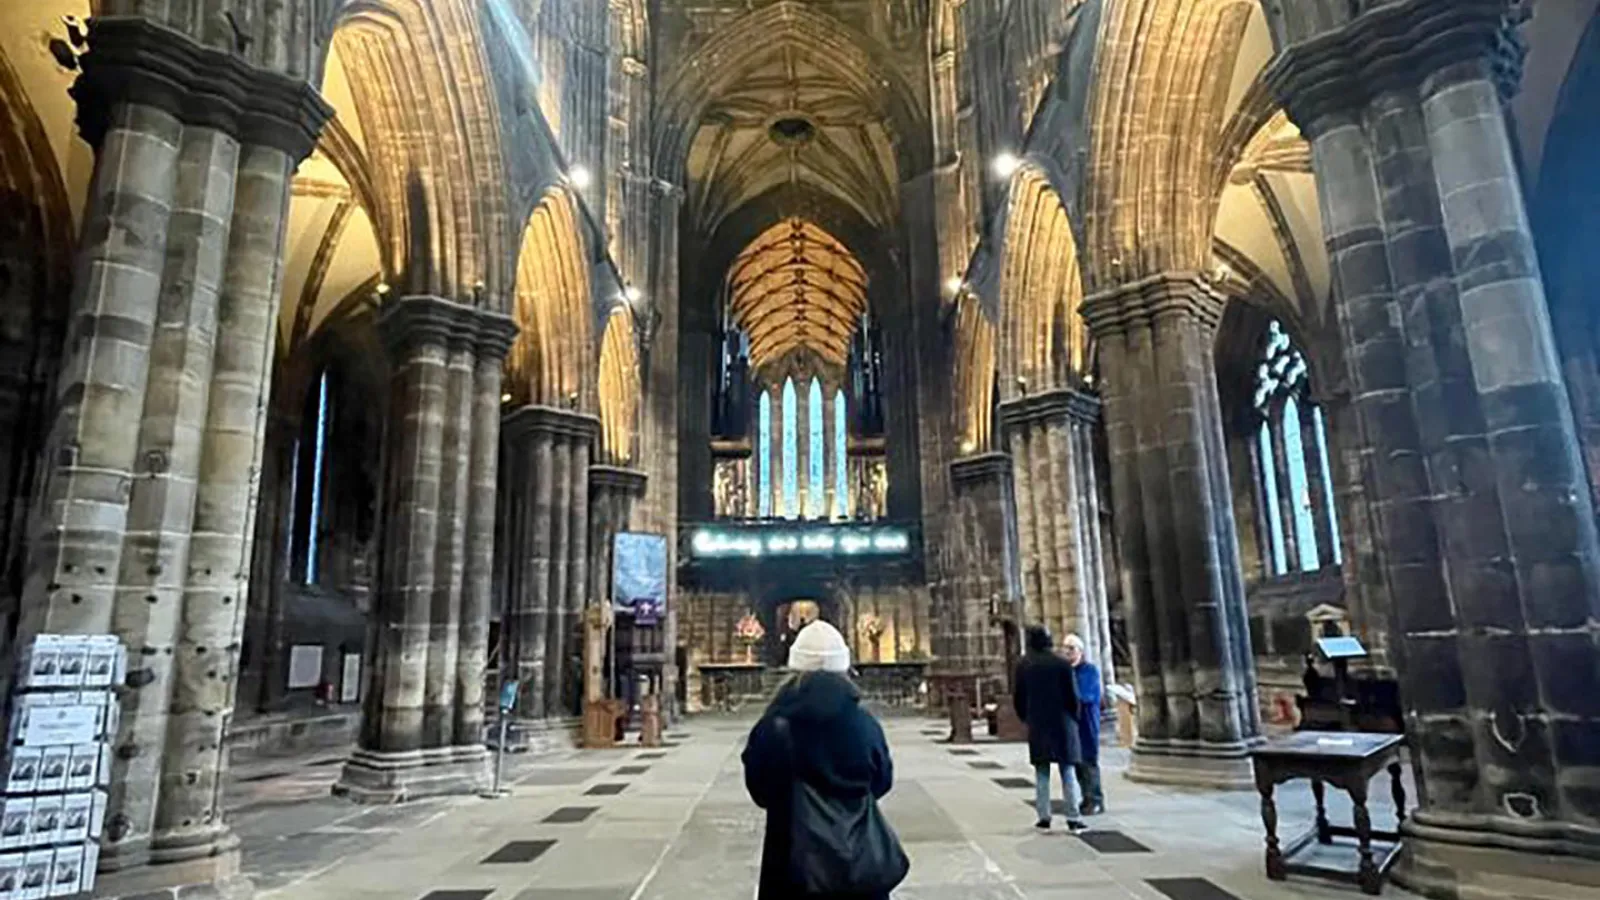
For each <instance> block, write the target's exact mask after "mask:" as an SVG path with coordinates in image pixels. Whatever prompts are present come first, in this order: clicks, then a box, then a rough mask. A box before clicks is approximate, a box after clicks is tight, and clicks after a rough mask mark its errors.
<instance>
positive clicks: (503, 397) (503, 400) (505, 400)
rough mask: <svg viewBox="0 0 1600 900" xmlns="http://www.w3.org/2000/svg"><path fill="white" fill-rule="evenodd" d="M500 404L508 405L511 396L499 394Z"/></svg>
mask: <svg viewBox="0 0 1600 900" xmlns="http://www.w3.org/2000/svg"><path fill="white" fill-rule="evenodd" d="M500 402H501V403H510V402H511V395H510V394H509V393H506V394H501V395H500Z"/></svg>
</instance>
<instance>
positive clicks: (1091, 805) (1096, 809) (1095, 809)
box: [1078, 800, 1106, 816]
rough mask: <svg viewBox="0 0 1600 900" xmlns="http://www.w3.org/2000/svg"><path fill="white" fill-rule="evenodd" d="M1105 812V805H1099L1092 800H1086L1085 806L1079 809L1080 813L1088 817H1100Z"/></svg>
mask: <svg viewBox="0 0 1600 900" xmlns="http://www.w3.org/2000/svg"><path fill="white" fill-rule="evenodd" d="M1105 811H1106V805H1105V804H1104V803H1099V802H1095V801H1092V800H1085V801H1084V803H1083V805H1082V806H1080V807H1078V812H1080V813H1082V814H1083V815H1086V816H1098V815H1100V814H1101V813H1103V812H1105Z"/></svg>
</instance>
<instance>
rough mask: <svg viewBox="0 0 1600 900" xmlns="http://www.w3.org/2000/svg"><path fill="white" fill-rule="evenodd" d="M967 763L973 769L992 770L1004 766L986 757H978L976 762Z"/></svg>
mask: <svg viewBox="0 0 1600 900" xmlns="http://www.w3.org/2000/svg"><path fill="white" fill-rule="evenodd" d="M967 765H969V766H971V767H973V768H974V769H982V770H983V771H986V772H994V771H998V770H1000V769H1004V768H1005V766H1002V765H1000V764H999V763H997V762H993V761H991V760H987V759H980V760H978V761H977V762H969V763H967Z"/></svg>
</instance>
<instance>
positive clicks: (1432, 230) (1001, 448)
mask: <svg viewBox="0 0 1600 900" xmlns="http://www.w3.org/2000/svg"><path fill="white" fill-rule="evenodd" d="M3 7H4V8H3V9H0V112H3V115H0V325H3V327H0V435H3V437H0V501H3V513H0V561H3V564H4V572H3V574H4V583H3V584H4V587H3V590H0V598H3V601H0V602H3V604H4V610H5V613H6V619H5V621H6V630H5V633H4V635H3V638H4V641H5V648H6V653H7V656H8V657H11V656H15V654H16V652H17V649H18V648H19V647H21V646H23V645H24V644H25V643H26V642H27V641H29V640H30V639H31V638H32V637H33V636H34V635H37V634H39V633H44V632H89V633H107V632H109V633H114V634H116V635H117V636H118V637H119V638H120V639H121V640H122V641H123V642H124V643H125V644H126V646H127V647H128V648H129V649H130V652H131V654H132V664H131V666H130V668H131V669H132V670H133V676H131V677H130V679H129V685H128V687H127V688H126V689H125V691H124V694H123V697H124V699H123V716H122V721H121V733H120V734H119V735H118V736H117V737H116V748H117V750H116V754H115V756H116V762H115V765H114V769H115V772H114V785H115V787H114V789H113V791H112V796H111V798H110V810H109V817H108V820H107V821H108V823H109V824H108V827H107V830H106V832H105V838H104V839H103V841H102V853H101V857H100V869H101V871H102V873H103V876H102V885H103V887H102V889H101V890H102V893H103V894H105V895H107V896H112V895H118V894H119V892H120V894H121V895H127V896H132V895H135V894H137V895H139V896H155V894H151V893H149V892H151V891H162V890H171V891H174V892H176V891H178V890H179V889H180V888H182V887H183V886H193V885H196V884H202V885H211V886H214V887H216V888H217V890H218V891H219V892H223V893H226V891H227V890H231V889H232V888H230V885H233V886H235V887H236V886H237V883H239V882H240V879H241V876H240V875H239V874H238V871H239V862H238V859H239V850H238V844H239V841H238V839H237V837H236V836H235V835H234V833H233V832H232V831H231V830H230V827H229V825H228V824H227V821H226V819H225V817H224V814H223V813H224V793H225V792H224V790H223V787H224V785H225V784H226V783H227V780H228V779H227V776H228V770H229V765H230V763H229V760H230V754H231V755H232V757H233V758H235V759H238V758H241V757H242V756H244V755H245V754H248V753H249V752H252V750H262V749H263V748H264V747H266V746H267V745H271V744H272V743H273V742H274V741H276V740H279V739H280V738H283V737H284V736H285V735H286V734H294V735H301V734H303V733H304V732H305V731H306V730H307V729H308V728H309V729H310V730H312V731H314V732H323V733H326V734H327V735H328V736H329V737H328V739H329V740H330V741H331V742H333V743H337V744H340V745H341V746H345V745H348V753H347V754H346V755H345V758H344V760H343V765H342V768H341V769H340V770H339V772H340V774H339V776H338V782H337V784H336V785H335V790H336V791H337V792H338V793H339V794H340V795H341V796H343V797H345V798H348V800H349V801H353V802H395V801H399V800H407V799H413V798H417V797H424V796H429V795H438V794H472V793H476V792H477V791H479V790H482V789H483V788H484V786H485V784H486V779H487V778H488V772H489V751H488V750H487V749H486V733H488V732H489V731H491V730H492V725H493V722H494V720H495V719H496V717H497V712H496V709H495V702H494V701H495V698H496V696H497V695H498V694H499V686H500V685H501V684H502V683H507V682H510V681H511V680H513V679H514V681H515V685H516V691H515V694H516V706H515V709H514V711H513V712H512V713H511V716H512V723H511V724H512V725H513V726H514V727H513V728H512V729H511V733H512V735H513V738H514V739H515V740H516V741H519V742H521V744H522V745H524V746H528V747H532V748H534V749H536V750H537V749H541V748H548V747H550V746H551V745H556V744H560V743H562V742H563V741H566V740H567V737H568V735H569V734H570V733H571V732H572V730H573V723H574V722H575V721H577V719H578V717H579V716H580V715H581V714H582V713H583V711H584V708H585V706H586V704H588V703H592V702H593V701H596V700H598V699H601V698H604V697H608V696H609V697H615V698H617V699H618V700H620V701H621V702H622V706H623V707H629V706H631V705H633V704H636V703H637V702H638V701H639V700H640V698H641V696H643V695H646V694H651V695H656V696H658V697H659V699H660V702H661V704H662V706H663V708H664V712H665V714H666V715H667V716H668V718H670V719H677V718H678V717H684V716H690V717H692V716H695V715H697V714H701V713H707V712H711V711H713V710H717V709H721V708H723V707H726V706H731V705H737V704H738V702H739V701H740V700H741V698H750V697H754V696H756V695H758V694H759V693H760V692H761V691H763V690H766V689H768V688H770V686H771V677H770V674H769V673H770V672H771V670H772V669H773V668H774V667H775V666H776V665H777V664H779V663H781V661H782V659H783V652H784V647H785V646H786V643H787V641H788V640H789V639H790V638H791V637H792V635H793V634H794V631H795V629H796V628H798V627H800V626H802V625H804V624H805V623H806V622H807V621H810V620H811V619H815V618H818V617H820V618H823V619H827V620H830V621H832V622H834V623H835V624H837V625H838V626H839V627H840V629H841V631H842V632H843V633H844V634H845V635H846V637H847V640H848V641H849V642H850V643H851V645H852V649H853V651H854V652H855V654H856V659H857V661H858V668H859V670H860V673H859V681H860V684H861V687H862V690H863V692H864V693H865V695H866V696H867V698H868V699H869V700H870V701H872V702H874V703H875V704H877V705H878V706H880V707H882V708H896V707H904V708H908V709H921V710H924V711H926V712H928V713H930V714H936V713H938V711H940V710H943V709H945V708H946V707H948V706H950V705H952V704H957V703H969V702H970V703H973V704H975V706H976V707H977V708H978V709H979V710H980V711H981V707H982V705H983V704H984V703H985V702H987V701H992V700H994V699H995V698H998V699H999V700H1000V702H1002V703H1003V702H1004V695H1005V693H1006V691H1007V672H1008V670H1009V665H1010V664H1011V663H1012V662H1013V661H1014V658H1015V654H1016V653H1017V651H1018V646H1019V641H1018V637H1017V636H1018V634H1019V633H1020V631H1019V629H1020V628H1022V627H1023V626H1026V625H1030V624H1043V625H1046V626H1048V627H1049V628H1050V629H1051V630H1052V631H1053V632H1055V633H1056V634H1058V635H1060V634H1066V633H1076V634H1077V635H1079V636H1080V637H1081V638H1082V639H1083V641H1084V644H1085V647H1086V648H1087V653H1088V656H1089V657H1090V659H1091V660H1093V661H1094V662H1095V663H1097V664H1098V665H1099V666H1100V670H1101V672H1102V675H1103V678H1104V679H1105V681H1106V683H1107V684H1108V685H1112V684H1117V685H1126V686H1128V688H1129V690H1130V691H1131V692H1132V694H1133V696H1134V697H1135V698H1136V701H1137V703H1136V707H1135V708H1136V710H1137V712H1136V715H1135V718H1136V721H1135V722H1134V723H1133V724H1134V725H1135V730H1136V733H1137V734H1136V738H1135V739H1134V743H1133V748H1132V754H1131V764H1130V765H1129V768H1128V771H1127V775H1128V777H1129V778H1131V779H1135V780H1138V781H1141V782H1145V783H1153V784H1180V785H1190V786H1206V787H1210V788H1214V789H1229V788H1239V787H1247V788H1248V787H1252V786H1253V781H1252V776H1251V773H1250V763H1249V753H1250V750H1251V749H1252V748H1253V747H1255V746H1256V745H1258V744H1259V743H1260V742H1261V740H1262V739H1263V738H1264V737H1265V736H1267V735H1268V734H1270V733H1272V732H1274V731H1276V730H1282V729H1287V728H1289V727H1292V726H1293V725H1294V724H1295V723H1296V721H1297V718H1298V717H1299V716H1300V714H1301V713H1300V712H1299V711H1298V710H1297V709H1296V705H1295V702H1294V697H1295V696H1296V695H1297V694H1299V693H1300V692H1301V691H1302V681H1301V678H1302V672H1303V670H1304V669H1305V666H1306V665H1307V660H1308V659H1311V658H1312V657H1311V654H1312V652H1313V649H1314V646H1315V638H1317V637H1319V636H1325V635H1328V634H1331V633H1339V634H1350V635H1354V636H1356V637H1358V638H1360V640H1361V642H1362V643H1363V644H1364V646H1365V647H1366V648H1367V650H1368V651H1369V655H1368V656H1367V657H1366V658H1365V659H1364V660H1362V661H1361V662H1360V663H1359V664H1358V665H1357V666H1356V669H1357V672H1356V677H1357V678H1358V679H1359V680H1360V683H1361V684H1362V685H1364V687H1363V692H1362V696H1363V697H1364V698H1366V700H1367V701H1370V702H1372V703H1374V704H1378V705H1379V706H1383V707H1384V708H1385V709H1388V708H1391V707H1392V712H1393V717H1392V719H1393V725H1394V727H1395V728H1397V729H1399V728H1403V729H1404V731H1405V733H1406V735H1407V737H1408V746H1409V766H1410V771H1411V772H1412V773H1413V775H1414V777H1415V781H1416V783H1417V785H1418V787H1419V792H1420V795H1421V796H1420V799H1419V801H1418V802H1419V804H1420V805H1419V807H1418V808H1417V810H1416V811H1415V813H1414V815H1412V816H1411V817H1410V818H1409V819H1408V820H1407V822H1406V823H1405V825H1404V834H1405V837H1406V844H1405V853H1404V854H1403V856H1402V859H1401V863H1400V866H1399V868H1398V869H1397V870H1396V876H1397V878H1398V879H1399V880H1400V881H1401V882H1402V884H1403V885H1404V886H1405V887H1407V888H1409V889H1412V890H1415V891H1419V892H1422V893H1424V894H1427V895H1430V896H1436V897H1456V896H1462V895H1464V894H1463V892H1466V893H1467V894H1470V891H1468V890H1467V888H1466V887H1464V886H1466V885H1470V884H1478V883H1481V882H1482V881H1483V879H1485V878H1489V879H1491V880H1493V879H1501V880H1500V881H1494V882H1493V883H1496V884H1504V885H1511V887H1508V888H1505V891H1506V892H1509V894H1517V895H1521V896H1537V897H1557V896H1567V894H1564V893H1562V892H1563V891H1566V890H1569V889H1573V890H1581V889H1579V888H1572V886H1573V885H1579V884H1587V885H1589V886H1590V889H1592V888H1593V886H1594V885H1595V884H1600V874H1596V873H1597V872H1600V790H1597V788H1596V785H1597V784H1600V538H1597V528H1596V518H1595V509H1596V502H1597V498H1600V304H1597V303H1595V302H1594V297H1595V289H1594V287H1593V286H1594V284H1596V283H1597V282H1600V243H1597V241H1600V238H1597V237H1596V236H1597V235H1600V175H1597V172H1600V168H1597V167H1596V166H1595V165H1594V164H1593V155H1592V150H1591V149H1590V148H1592V147H1593V146H1594V141H1595V140H1596V139H1597V138H1600V130H1597V129H1600V0H1538V2H1532V0H894V2H874V3H862V2H851V0H810V2H797V0H692V2H676V0H655V2H644V0H606V2H602V0H543V2H539V0H360V2H353V0H352V2H346V0H239V2H231V3H222V2H216V0H199V2H189V3H158V2H150V0H38V2H28V3H6V4H3ZM623 533H636V534H643V535H658V536H663V537H665V539H666V545H667V551H666V561H665V566H664V570H663V571H661V572H659V573H658V574H659V578H660V579H664V581H661V582H660V584H659V586H658V588H657V594H658V595H659V596H654V597H653V598H646V602H644V603H643V604H638V603H636V602H633V601H637V600H638V598H636V597H624V596H621V592H620V591H619V590H615V588H616V587H617V583H615V582H614V579H613V572H614V569H615V570H616V571H622V570H623V569H624V568H629V567H630V566H631V563H630V564H629V565H617V563H618V561H617V560H616V559H615V558H614V556H615V553H614V549H613V548H614V547H617V546H621V545H619V544H617V543H616V542H615V541H614V538H615V536H616V535H618V534H623ZM625 562H626V561H625ZM647 580H648V579H647ZM650 599H654V600H657V601H659V603H651V602H649V600H650ZM625 601H627V602H625ZM630 604H631V605H630ZM602 611H607V612H606V614H605V615H598V613H600V612H602ZM599 619H606V620H608V621H612V620H614V621H613V626H612V628H613V631H612V632H611V637H610V639H609V641H608V646H609V647H610V649H609V650H608V651H607V653H606V658H605V659H604V661H603V664H601V665H599V666H598V667H597V668H596V667H586V661H585V648H586V643H587V642H586V636H587V635H588V634H589V630H590V629H592V628H593V627H595V626H594V625H593V624H586V623H591V622H593V621H598V620H599ZM10 668H11V665H10V662H9V661H7V663H6V664H5V666H4V670H5V671H7V672H9V671H10ZM595 672H603V673H609V674H603V675H600V676H596V675H595ZM1385 704H1387V705H1385ZM1486 873H1487V874H1486ZM1519 892H1520V893H1519ZM174 895H176V894H174ZM161 896H167V894H161ZM183 896H189V895H188V894H183Z"/></svg>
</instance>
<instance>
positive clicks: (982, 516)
mask: <svg viewBox="0 0 1600 900" xmlns="http://www.w3.org/2000/svg"><path fill="white" fill-rule="evenodd" d="M950 478H951V485H952V487H953V490H954V501H955V506H956V510H955V515H953V516H951V523H952V525H953V526H954V528H955V529H956V533H955V534H954V535H952V538H953V539H954V543H953V545H952V555H951V557H950V559H949V560H948V562H947V566H948V568H947V569H946V572H947V576H946V577H948V578H949V579H950V587H949V588H948V590H950V591H951V593H953V594H954V596H953V597H951V598H950V601H949V604H948V606H947V608H948V613H946V611H945V610H941V611H940V612H941V615H940V617H939V621H938V624H937V625H936V626H935V629H934V635H933V637H934V651H933V653H934V657H935V658H936V659H937V660H939V670H940V674H941V675H948V676H964V677H977V678H981V679H984V680H985V681H987V682H988V683H989V684H990V686H991V688H992V687H996V686H997V687H999V688H1001V689H1005V688H1006V687H1007V686H1008V685H1009V683H1010V682H1009V679H1010V673H1009V672H1007V671H1006V668H1005V662H1006V651H1005V645H1004V642H1003V641H1002V639H1001V633H1000V628H999V623H998V621H997V620H998V619H999V618H1012V619H1015V618H1016V617H1017V614H1018V613H1019V612H1020V610H1019V609H1017V608H1016V607H1017V603H1016V600H1017V598H1018V591H1017V588H1016V578H1015V564H1014V560H1015V558H1016V550H1015V536H1014V533H1013V531H1012V526H1011V522H1012V516H1013V512H1012V500H1011V458H1010V457H1009V456H1006V455H1005V454H1004V453H983V454H979V455H976V456H968V457H964V458H962V459H959V460H956V461H955V462H953V463H951V464H950ZM991 688H986V689H985V692H986V693H987V692H988V691H989V690H990V689H991Z"/></svg>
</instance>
